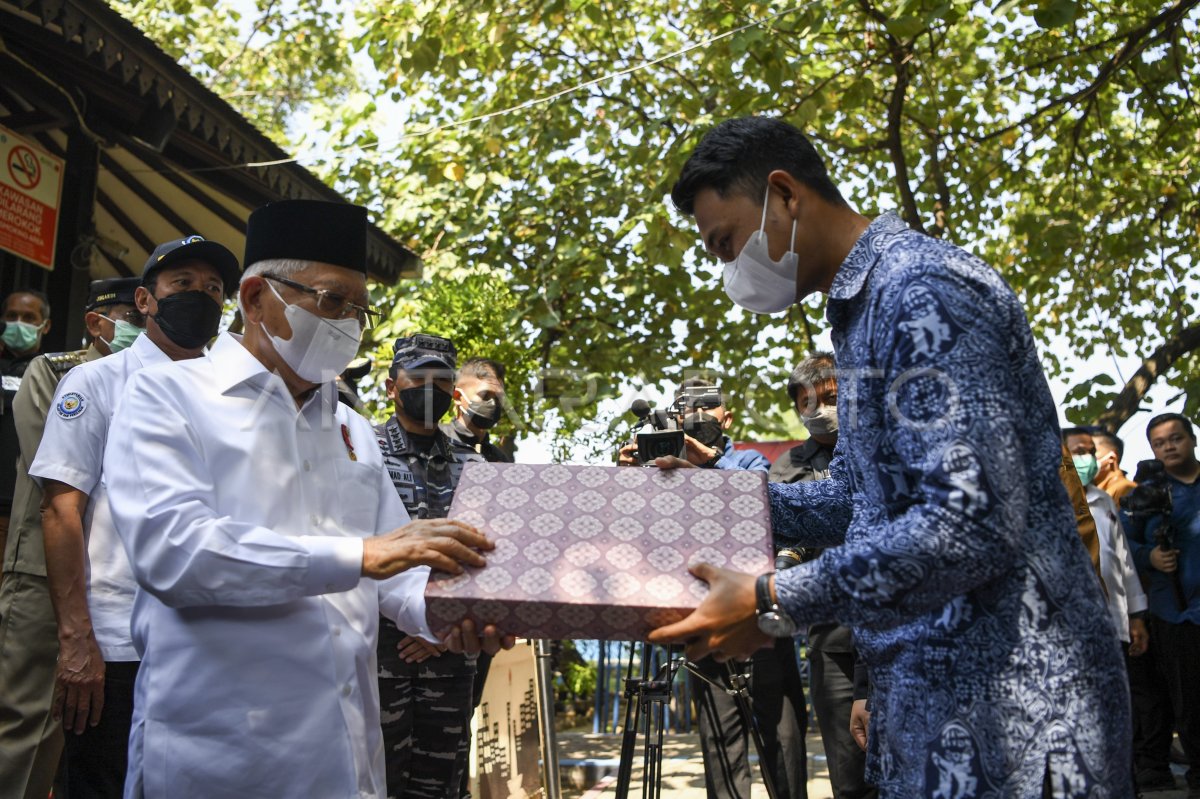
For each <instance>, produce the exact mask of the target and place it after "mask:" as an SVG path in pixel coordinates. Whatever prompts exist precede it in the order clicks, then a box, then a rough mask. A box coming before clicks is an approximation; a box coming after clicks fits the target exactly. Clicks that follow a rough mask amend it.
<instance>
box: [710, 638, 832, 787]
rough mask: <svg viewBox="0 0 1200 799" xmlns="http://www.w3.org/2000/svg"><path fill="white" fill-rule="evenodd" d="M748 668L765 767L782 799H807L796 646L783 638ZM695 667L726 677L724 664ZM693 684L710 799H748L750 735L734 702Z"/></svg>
mask: <svg viewBox="0 0 1200 799" xmlns="http://www.w3.org/2000/svg"><path fill="white" fill-rule="evenodd" d="M750 663H751V667H750V695H751V697H752V703H751V704H752V706H753V713H754V718H755V720H756V721H757V723H758V728H759V731H760V732H761V733H762V737H763V745H764V747H765V751H764V752H763V753H762V758H763V762H762V767H763V769H764V770H769V771H770V773H771V775H772V776H773V777H774V781H775V787H776V790H777V791H778V793H779V797H780V799H806V797H807V796H808V793H807V790H808V789H807V784H806V783H807V779H808V774H807V771H808V764H807V758H806V756H805V752H804V733H805V731H806V729H807V726H808V723H807V717H806V714H805V711H804V686H803V683H802V682H801V680H800V667H799V665H798V664H797V663H796V649H795V645H794V644H793V643H792V640H791V639H790V638H781V639H779V640H777V641H776V642H775V646H774V647H770V648H767V649H760V650H759V651H758V652H756V653H755V654H754V657H753V658H752V660H751V661H750ZM697 666H698V667H699V668H700V670H701V672H703V673H704V674H705V675H707V676H709V677H710V678H711V679H714V680H718V681H719V682H720V681H721V680H720V679H719V678H723V676H724V675H725V674H726V667H725V664H723V663H717V662H716V661H715V660H713V659H712V658H705V659H703V660H701V661H700V662H699V663H698V664H697ZM722 684H723V683H722ZM693 685H695V686H696V702H697V705H698V711H699V717H700V719H699V720H700V747H701V749H702V750H703V753H704V779H705V783H706V784H707V786H708V796H709V799H749V797H750V783H751V777H750V760H749V752H748V747H749V745H750V744H749V739H750V730H749V728H748V727H747V726H746V725H745V724H743V723H742V719H741V716H740V714H739V713H738V711H737V705H736V704H735V703H734V700H733V697H731V696H729V695H728V694H726V693H725V692H724V691H721V690H717V689H713V688H711V687H710V686H708V684H707V683H705V682H704V681H703V680H698V679H697V680H695V681H694V682H693Z"/></svg>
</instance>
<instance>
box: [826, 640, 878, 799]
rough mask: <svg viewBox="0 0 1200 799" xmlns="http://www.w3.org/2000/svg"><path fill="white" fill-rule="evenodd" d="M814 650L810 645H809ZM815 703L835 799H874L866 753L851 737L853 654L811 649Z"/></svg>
mask: <svg viewBox="0 0 1200 799" xmlns="http://www.w3.org/2000/svg"><path fill="white" fill-rule="evenodd" d="M810 647H811V641H810ZM808 657H809V664H810V674H811V676H812V697H811V698H812V703H813V710H814V711H816V714H817V726H818V727H819V728H820V730H821V743H822V744H823V745H824V747H825V758H826V761H827V762H828V764H829V783H830V785H831V786H832V788H833V796H834V799H874V797H876V796H878V794H879V792H878V790H877V789H876V788H875V786H873V785H870V784H868V783H867V781H866V778H865V777H864V776H863V772H864V771H865V770H866V768H867V753H866V752H864V751H863V750H861V749H859V748H858V744H857V743H855V742H854V736H852V735H851V734H850V711H851V709H852V707H853V705H854V653H853V652H826V651H823V650H821V649H815V648H810V649H809V655H808Z"/></svg>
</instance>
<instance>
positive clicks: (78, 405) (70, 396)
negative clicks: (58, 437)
mask: <svg viewBox="0 0 1200 799" xmlns="http://www.w3.org/2000/svg"><path fill="white" fill-rule="evenodd" d="M54 410H56V411H58V415H59V416H61V417H62V418H64V419H74V418H75V417H76V416H79V415H80V414H82V413H83V412H84V411H85V410H87V399H86V398H85V397H84V396H83V395H82V394H80V393H79V392H77V391H71V392H68V393H66V394H63V395H62V399H60V400H59V401H58V405H56V406H55V408H54Z"/></svg>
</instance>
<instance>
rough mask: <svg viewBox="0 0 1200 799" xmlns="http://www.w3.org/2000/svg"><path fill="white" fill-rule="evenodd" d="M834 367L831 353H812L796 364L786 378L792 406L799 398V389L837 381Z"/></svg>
mask: <svg viewBox="0 0 1200 799" xmlns="http://www.w3.org/2000/svg"><path fill="white" fill-rule="evenodd" d="M836 365H837V364H836V361H834V358H833V353H832V352H824V351H821V352H814V353H813V354H812V355H810V356H808V357H807V358H805V359H804V360H803V361H801V362H800V363H798V364H796V368H795V369H793V370H792V376H791V377H789V378H788V382H787V393H788V396H789V397H791V399H792V404H793V405H795V404H796V397H797V396H799V394H800V389H802V388H804V389H807V388H811V387H813V386H815V385H817V384H818V383H823V382H825V381H826V380H835V379H837V374H836V372H835V366H836Z"/></svg>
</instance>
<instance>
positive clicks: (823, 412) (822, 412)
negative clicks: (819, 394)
mask: <svg viewBox="0 0 1200 799" xmlns="http://www.w3.org/2000/svg"><path fill="white" fill-rule="evenodd" d="M800 421H801V422H803V423H804V427H805V429H806V430H808V434H809V435H812V436H831V435H833V434H834V433H836V432H837V431H838V414H837V406H836V405H819V406H817V409H816V410H815V411H813V412H812V413H802V414H800Z"/></svg>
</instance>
